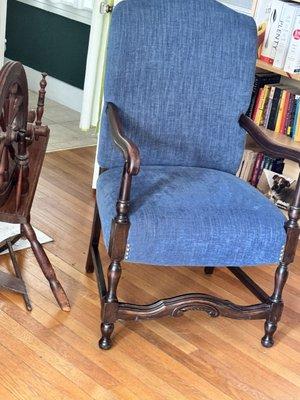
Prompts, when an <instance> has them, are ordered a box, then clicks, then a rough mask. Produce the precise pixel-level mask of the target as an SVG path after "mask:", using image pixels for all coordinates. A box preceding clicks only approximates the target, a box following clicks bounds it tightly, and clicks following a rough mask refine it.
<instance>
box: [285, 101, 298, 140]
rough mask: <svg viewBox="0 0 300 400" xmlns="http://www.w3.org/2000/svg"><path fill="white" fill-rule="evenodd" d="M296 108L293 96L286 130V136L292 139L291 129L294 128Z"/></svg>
mask: <svg viewBox="0 0 300 400" xmlns="http://www.w3.org/2000/svg"><path fill="white" fill-rule="evenodd" d="M296 107H297V95H294V101H293V106H292V111H291V119H290V122H289V126H288V130H287V135H288V136H290V137H291V138H293V133H294V132H293V128H294V120H295V113H296Z"/></svg>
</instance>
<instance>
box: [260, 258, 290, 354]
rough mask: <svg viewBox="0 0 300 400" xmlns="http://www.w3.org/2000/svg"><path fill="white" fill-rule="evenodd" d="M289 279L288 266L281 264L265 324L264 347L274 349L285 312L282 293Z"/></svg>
mask: <svg viewBox="0 0 300 400" xmlns="http://www.w3.org/2000/svg"><path fill="white" fill-rule="evenodd" d="M287 278H288V265H287V264H285V263H284V262H281V263H280V264H279V266H278V268H277V270H276V274H275V287H274V292H273V294H272V296H271V297H270V303H271V308H270V313H269V316H268V318H267V319H266V322H265V335H264V336H263V338H262V339H261V344H262V345H263V346H264V347H267V348H269V347H272V346H273V345H274V339H273V337H274V334H275V332H276V330H277V324H278V322H279V321H280V318H281V314H282V311H283V302H282V291H283V288H284V286H285V284H286V281H287Z"/></svg>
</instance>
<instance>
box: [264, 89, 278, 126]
mask: <svg viewBox="0 0 300 400" xmlns="http://www.w3.org/2000/svg"><path fill="white" fill-rule="evenodd" d="M274 93H275V86H272V87H271V89H270V93H269V98H268V101H267V106H266V112H265V118H264V122H263V126H264V127H267V126H268V122H269V118H270V114H271V108H272V102H273V98H274Z"/></svg>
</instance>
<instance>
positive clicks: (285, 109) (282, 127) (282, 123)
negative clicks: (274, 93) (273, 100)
mask: <svg viewBox="0 0 300 400" xmlns="http://www.w3.org/2000/svg"><path fill="white" fill-rule="evenodd" d="M285 93H286V95H285V98H284V100H283V111H282V116H281V121H280V128H279V133H281V134H282V135H283V134H284V133H285V131H284V130H285V125H286V119H287V112H288V108H289V103H290V97H291V93H290V92H289V91H288V90H285Z"/></svg>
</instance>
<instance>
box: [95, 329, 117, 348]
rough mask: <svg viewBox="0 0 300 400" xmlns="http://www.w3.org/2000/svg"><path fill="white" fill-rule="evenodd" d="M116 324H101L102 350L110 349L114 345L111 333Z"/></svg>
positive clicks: (100, 343) (100, 344)
mask: <svg viewBox="0 0 300 400" xmlns="http://www.w3.org/2000/svg"><path fill="white" fill-rule="evenodd" d="M114 326H115V325H114V324H105V323H102V324H101V333H102V337H101V339H100V340H99V347H100V349H102V350H109V349H110V348H111V345H112V341H111V335H112V333H113V331H114Z"/></svg>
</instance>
